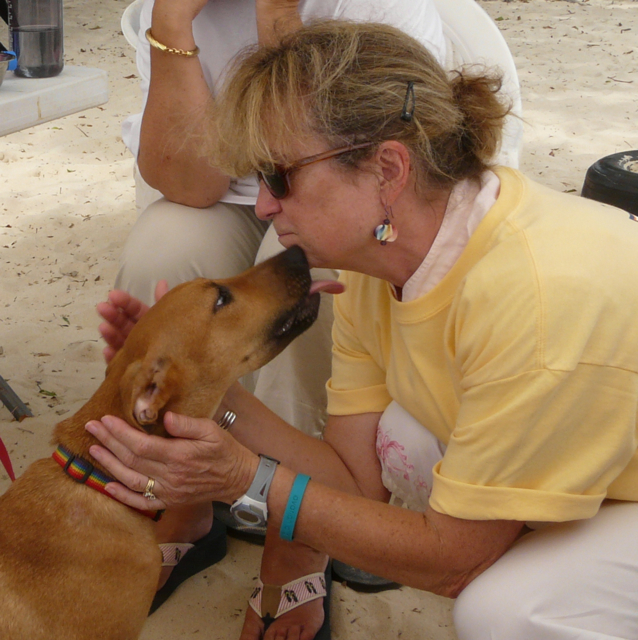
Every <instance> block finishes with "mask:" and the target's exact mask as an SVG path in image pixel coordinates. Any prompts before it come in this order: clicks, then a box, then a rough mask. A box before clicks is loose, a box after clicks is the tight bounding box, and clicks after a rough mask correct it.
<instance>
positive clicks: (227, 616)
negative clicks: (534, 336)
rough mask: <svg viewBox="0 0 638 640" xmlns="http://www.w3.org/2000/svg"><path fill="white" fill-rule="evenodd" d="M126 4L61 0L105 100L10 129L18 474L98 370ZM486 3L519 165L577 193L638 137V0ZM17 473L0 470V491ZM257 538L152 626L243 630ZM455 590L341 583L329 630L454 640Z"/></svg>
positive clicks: (3, 174)
mask: <svg viewBox="0 0 638 640" xmlns="http://www.w3.org/2000/svg"><path fill="white" fill-rule="evenodd" d="M126 5H127V2H126V0H100V1H97V0H89V1H86V0H85V1H84V2H78V1H77V0H68V1H66V2H65V49H66V62H67V64H71V65H82V66H89V67H99V68H102V69H106V70H107V71H108V74H109V83H110V92H111V94H110V99H109V102H108V103H107V104H105V105H103V106H102V107H98V108H94V109H90V110H87V111H84V112H82V113H79V114H76V115H72V116H68V117H66V118H62V119H59V120H56V121H54V122H49V123H46V124H43V125H40V126H38V127H34V128H31V129H28V130H25V131H22V132H18V133H14V134H12V135H9V136H5V137H4V138H2V139H1V140H0V265H1V267H0V268H1V273H2V277H1V278H0V375H2V376H3V377H4V378H5V379H7V380H9V381H10V383H11V385H12V387H13V388H14V390H15V391H16V392H17V393H18V394H19V395H20V397H21V398H22V399H23V400H24V401H25V402H27V403H28V405H29V406H30V407H31V410H32V411H33V413H34V416H35V417H34V418H30V419H28V420H25V421H23V422H21V423H17V422H15V421H12V419H11V415H10V414H9V412H8V411H7V410H6V409H5V408H3V407H2V406H1V405H0V437H1V438H2V439H3V440H4V442H5V444H6V446H7V448H8V449H9V451H10V453H11V456H12V459H13V464H14V467H15V468H16V472H17V474H18V475H19V474H20V473H21V472H22V471H23V470H24V468H25V467H26V465H27V464H29V463H30V462H31V461H32V460H34V459H35V458H38V457H42V456H48V455H50V453H51V447H50V445H49V443H48V439H49V434H50V430H51V428H52V426H53V425H54V424H55V422H56V421H58V420H59V419H61V417H62V416H67V415H69V412H73V411H75V410H76V409H77V408H78V407H79V406H80V405H81V404H82V403H83V402H84V401H85V400H86V399H87V398H88V397H89V396H90V394H91V393H92V392H93V390H94V389H95V388H96V387H97V385H98V383H99V380H100V379H101V378H102V376H103V370H104V367H103V363H102V361H101V355H100V352H101V348H102V345H101V344H100V342H99V340H98V339H97V331H96V327H97V324H98V319H97V316H96V314H95V311H94V307H95V304H96V303H97V302H98V301H100V300H102V299H104V298H105V296H106V294H107V292H108V290H109V287H110V285H111V283H112V282H113V280H114V276H115V271H116V261H117V257H118V253H119V250H120V247H121V245H122V242H123V240H124V238H125V237H126V234H127V232H128V230H129V228H130V227H131V225H132V224H133V221H134V219H135V216H136V213H135V204H134V188H133V159H132V158H131V157H130V155H129V154H128V152H127V151H126V149H125V147H124V145H123V144H122V141H121V137H120V123H121V121H122V119H123V118H124V117H125V116H126V115H127V114H128V113H130V112H134V111H136V110H137V109H138V106H139V103H140V98H139V94H138V90H137V72H136V68H135V63H134V55H133V50H132V49H131V48H130V47H129V45H128V44H127V42H126V41H125V40H124V37H123V36H122V34H121V31H120V16H121V14H122V12H123V11H124V8H125V7H126ZM481 5H482V6H483V7H484V8H485V9H486V11H487V12H488V13H489V14H490V15H491V16H492V18H494V19H495V20H496V21H497V24H498V26H499V27H500V28H501V29H502V31H503V34H504V36H505V38H506V40H507V42H508V44H509V46H510V48H511V50H512V52H513V54H514V58H515V61H516V64H517V67H518V71H519V77H520V81H521V85H522V98H523V110H524V118H525V121H526V125H525V146H524V151H523V156H522V169H523V170H524V171H525V172H527V173H528V174H529V175H530V176H532V177H535V178H536V179H537V180H539V181H540V182H542V183H544V184H546V185H549V186H551V187H554V188H556V189H558V190H561V191H566V192H573V193H575V194H577V193H579V192H580V188H581V186H582V183H583V179H584V176H585V172H586V170H587V168H588V167H589V166H590V165H591V164H592V163H593V162H594V161H596V160H597V159H598V158H600V157H602V156H605V155H608V154H610V153H615V152H618V151H623V150H628V149H638V128H637V127H636V112H637V108H638V2H637V1H636V0H616V1H610V0H589V1H564V0H558V1H556V0H555V1H551V0H529V1H528V2H525V1H523V0H518V1H514V2H502V1H497V0H491V1H485V0H482V1H481ZM0 40H2V41H4V42H7V39H6V37H5V34H4V33H2V31H1V30H0ZM1 90H2V89H1V88H0V91H1ZM0 117H2V114H0ZM8 483H9V481H8V478H7V476H6V474H4V473H3V472H2V471H1V470H0V492H2V491H4V490H5V489H6V488H7V486H8ZM260 552H261V549H260V548H259V547H257V546H254V545H250V544H248V543H245V542H240V541H237V540H231V542H230V553H229V554H228V557H227V558H226V559H225V560H224V561H222V562H221V563H220V564H219V565H217V566H215V567H214V568H211V569H209V570H207V571H204V572H202V573H201V574H199V575H198V576H196V577H195V578H193V579H191V580H190V581H189V582H188V583H186V584H185V585H184V586H183V587H182V588H181V589H180V590H179V591H178V592H177V593H176V594H175V595H174V596H173V597H172V598H171V600H170V601H169V602H168V603H167V604H166V605H164V606H163V607H162V608H161V609H160V610H159V611H158V612H157V613H156V614H155V615H154V616H152V617H151V618H150V619H149V621H148V623H147V625H146V628H145V631H144V634H143V636H142V637H143V639H144V640H151V639H153V640H164V639H165V638H166V639H168V638H171V639H175V638H190V637H198V638H207V639H211V640H213V639H217V638H235V637H237V636H238V634H239V630H240V628H241V622H242V619H243V611H244V609H245V603H246V597H247V596H248V594H249V591H250V587H251V585H252V584H253V581H254V579H255V578H256V576H257V573H258V567H259V557H260ZM78 570H80V569H78ZM451 604H452V603H451V601H449V600H446V599H443V598H438V597H436V596H432V595H429V594H426V593H420V592H417V591H415V590H412V589H408V588H402V589H401V590H399V591H393V592H386V593H382V594H378V595H372V594H357V593H355V592H353V591H352V590H350V589H348V588H346V587H343V586H342V585H335V587H334V591H333V601H332V615H333V638H334V639H335V640H341V639H345V638H354V639H356V638H361V639H362V640H363V639H364V638H365V639H369V638H383V639H384V640H385V639H388V640H389V639H393V638H401V639H402V640H412V639H414V640H416V639H417V638H418V639H419V640H425V639H436V640H453V639H454V638H455V635H454V631H453V627H452V621H451V614H450V611H451Z"/></svg>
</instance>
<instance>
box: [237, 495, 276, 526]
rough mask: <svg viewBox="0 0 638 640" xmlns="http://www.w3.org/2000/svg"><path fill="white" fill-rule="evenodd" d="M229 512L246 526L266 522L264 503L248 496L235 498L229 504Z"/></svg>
mask: <svg viewBox="0 0 638 640" xmlns="http://www.w3.org/2000/svg"><path fill="white" fill-rule="evenodd" d="M230 512H231V513H232V514H233V517H234V518H235V520H236V521H237V522H239V523H240V524H243V525H245V526H247V527H258V526H260V525H262V524H266V519H267V511H266V505H265V504H263V503H259V502H257V501H256V500H253V499H252V498H249V497H248V496H243V498H240V499H239V500H237V502H235V503H234V504H233V505H232V506H231V508H230Z"/></svg>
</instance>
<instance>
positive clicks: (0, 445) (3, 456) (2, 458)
mask: <svg viewBox="0 0 638 640" xmlns="http://www.w3.org/2000/svg"><path fill="white" fill-rule="evenodd" d="M0 462H2V465H3V466H4V468H5V469H6V470H7V473H8V474H9V477H10V478H11V482H14V481H15V479H16V477H15V475H14V474H13V467H12V466H11V458H9V452H8V451H7V448H6V447H5V446H4V442H2V438H0Z"/></svg>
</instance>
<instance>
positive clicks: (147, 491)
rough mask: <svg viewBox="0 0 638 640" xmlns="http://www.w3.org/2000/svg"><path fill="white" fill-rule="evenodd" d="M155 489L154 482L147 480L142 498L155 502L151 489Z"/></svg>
mask: <svg viewBox="0 0 638 640" xmlns="http://www.w3.org/2000/svg"><path fill="white" fill-rule="evenodd" d="M154 488H155V480H153V478H149V479H148V482H147V483H146V489H144V494H143V495H144V497H145V498H148V499H149V500H157V496H156V495H155V494H154V493H153V489H154Z"/></svg>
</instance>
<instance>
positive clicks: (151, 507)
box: [105, 482, 168, 511]
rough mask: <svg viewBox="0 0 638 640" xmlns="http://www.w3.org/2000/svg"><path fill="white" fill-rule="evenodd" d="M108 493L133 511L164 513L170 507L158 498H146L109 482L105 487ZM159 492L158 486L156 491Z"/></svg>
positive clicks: (120, 485)
mask: <svg viewBox="0 0 638 640" xmlns="http://www.w3.org/2000/svg"><path fill="white" fill-rule="evenodd" d="M105 489H106V491H108V493H109V494H110V495H111V496H113V497H114V498H115V499H116V500H117V501H118V502H121V503H123V504H125V505H127V506H129V507H133V509H139V510H140V511H162V510H164V509H166V508H167V507H168V505H167V504H166V503H165V502H163V501H162V500H161V498H159V497H156V499H155V500H152V499H150V498H145V497H144V495H143V494H142V493H136V492H135V491H131V490H130V489H128V488H127V487H125V486H124V485H122V484H119V483H117V482H109V484H107V485H106V487H105ZM156 490H157V486H156V487H155V489H154V491H153V492H155V491H156Z"/></svg>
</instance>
